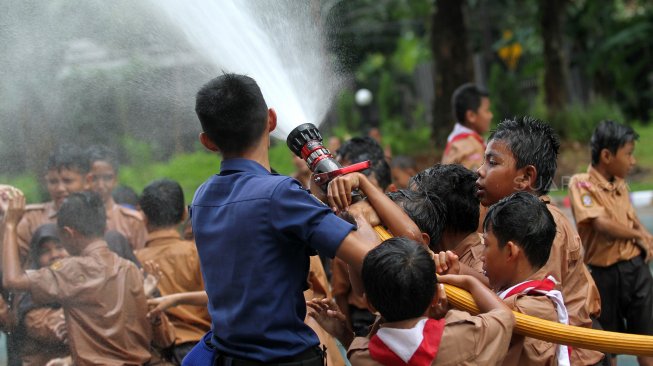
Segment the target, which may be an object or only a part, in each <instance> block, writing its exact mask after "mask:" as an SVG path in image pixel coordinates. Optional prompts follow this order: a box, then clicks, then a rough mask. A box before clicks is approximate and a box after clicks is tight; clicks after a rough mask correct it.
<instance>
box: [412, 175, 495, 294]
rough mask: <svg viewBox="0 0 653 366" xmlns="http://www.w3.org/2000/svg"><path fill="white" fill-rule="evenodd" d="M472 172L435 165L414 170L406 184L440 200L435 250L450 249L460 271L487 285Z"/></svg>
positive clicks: (474, 178)
mask: <svg viewBox="0 0 653 366" xmlns="http://www.w3.org/2000/svg"><path fill="white" fill-rule="evenodd" d="M477 177H478V176H477V175H476V173H474V172H472V171H470V170H468V169H466V168H464V167H463V166H461V165H459V164H436V165H434V166H433V167H431V168H429V169H426V170H424V171H422V172H419V173H417V175H415V176H414V177H413V178H412V179H411V182H410V183H411V184H410V187H411V189H413V190H417V191H424V192H427V194H428V195H429V197H430V198H431V199H432V200H437V201H440V202H442V204H443V205H444V209H445V212H446V214H445V215H443V217H442V220H443V223H442V225H443V227H444V230H443V232H442V235H441V237H440V239H439V240H438V241H437V245H436V246H437V247H436V248H431V249H432V250H433V251H435V252H440V251H447V250H450V251H452V252H454V253H455V254H456V255H457V256H458V260H459V262H460V264H461V271H462V272H461V274H469V275H471V276H474V277H476V278H478V279H479V280H481V282H483V283H485V284H487V278H486V277H485V275H484V274H483V260H482V258H481V257H482V255H483V250H484V247H483V242H482V238H481V235H480V234H479V233H477V232H476V229H477V226H478V224H477V223H478V221H479V216H480V209H479V207H480V203H479V200H478V197H476V178H477Z"/></svg>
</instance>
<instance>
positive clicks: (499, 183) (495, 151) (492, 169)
mask: <svg viewBox="0 0 653 366" xmlns="http://www.w3.org/2000/svg"><path fill="white" fill-rule="evenodd" d="M516 166H517V162H516V161H515V157H514V156H513V154H512V151H510V149H509V148H508V145H506V144H505V143H504V142H503V141H501V140H491V141H490V142H489V143H488V145H487V148H486V149H485V159H484V160H483V165H481V166H480V167H479V168H478V170H477V171H476V172H477V173H478V179H477V180H476V186H477V188H478V191H477V193H476V195H477V196H478V198H479V200H480V201H481V204H482V205H483V206H485V207H489V206H491V205H493V204H495V203H497V202H499V200H501V199H502V198H503V197H506V196H508V195H510V194H511V193H513V192H515V191H517V190H518V189H519V187H518V186H517V178H518V176H519V171H518V170H517V169H516Z"/></svg>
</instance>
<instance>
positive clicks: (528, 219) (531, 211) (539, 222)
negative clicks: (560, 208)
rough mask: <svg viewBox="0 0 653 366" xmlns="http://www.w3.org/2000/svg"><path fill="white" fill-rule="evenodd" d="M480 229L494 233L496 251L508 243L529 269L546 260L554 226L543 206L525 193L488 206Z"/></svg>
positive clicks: (549, 250) (551, 217) (519, 193)
mask: <svg viewBox="0 0 653 366" xmlns="http://www.w3.org/2000/svg"><path fill="white" fill-rule="evenodd" d="M483 230H485V231H486V232H487V231H492V233H494V235H495V236H496V237H497V240H498V244H499V248H503V247H504V246H505V245H506V243H508V241H512V242H513V243H515V244H516V245H518V246H519V247H520V248H522V250H523V251H524V254H525V255H526V258H527V259H528V262H529V263H530V264H531V265H532V266H533V267H535V268H541V267H542V266H543V265H544V264H545V263H546V262H547V261H548V260H549V254H550V253H551V246H552V245H553V239H554V238H555V235H556V224H555V221H554V220H553V216H552V215H551V212H549V209H548V208H547V207H546V203H544V202H542V201H540V200H539V199H538V198H537V197H535V196H534V195H532V194H530V193H528V192H515V193H513V194H511V195H509V196H507V197H504V198H503V199H501V200H500V201H499V202H497V203H496V204H494V205H492V206H491V207H490V209H489V210H488V212H487V215H486V216H485V220H484V221H483Z"/></svg>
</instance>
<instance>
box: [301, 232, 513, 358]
mask: <svg viewBox="0 0 653 366" xmlns="http://www.w3.org/2000/svg"><path fill="white" fill-rule="evenodd" d="M438 280H439V281H441V282H444V283H448V284H451V285H454V286H458V287H461V288H463V289H466V290H468V291H469V292H471V294H472V296H473V297H474V300H475V302H476V304H477V305H478V307H479V309H480V311H481V314H480V315H478V316H472V315H469V314H468V313H466V312H463V311H458V310H449V311H448V312H447V313H446V315H445V316H444V317H443V318H442V317H441V316H440V317H438V318H439V319H438V318H435V317H431V315H433V316H436V315H437V314H436V313H437V312H438V311H443V310H444V309H443V306H442V302H441V301H442V299H443V293H444V288H443V287H441V286H438V285H437V282H438ZM363 287H364V289H365V294H366V299H367V301H368V303H369V306H370V307H371V308H373V309H376V310H378V311H379V312H380V313H381V315H382V316H383V318H384V319H385V322H384V323H382V324H381V325H380V328H379V329H378V330H376V331H373V332H372V333H371V334H370V335H369V338H368V337H358V338H354V339H353V341H352V338H353V334H352V333H351V332H350V331H349V332H348V331H347V329H346V326H345V325H344V323H343V322H342V320H343V316H342V315H341V314H340V313H339V312H337V308H336V307H335V306H334V304H333V303H332V302H329V301H328V300H325V301H322V302H311V303H309V306H310V307H311V308H312V309H313V310H314V312H312V313H311V316H313V317H314V318H316V319H317V320H318V321H320V323H321V324H323V327H324V328H325V329H329V330H330V331H332V332H333V334H334V335H336V336H338V337H339V338H340V341H341V342H342V343H343V344H344V345H345V346H346V345H348V344H350V346H349V351H348V357H349V360H350V362H351V364H352V365H353V366H362V365H365V366H367V365H370V366H371V365H375V366H376V365H401V364H411V365H420V366H424V365H496V364H498V363H500V362H501V360H502V359H503V357H504V355H505V353H506V350H507V349H508V343H509V341H510V336H511V335H512V329H513V327H514V324H515V320H514V317H513V315H512V313H511V312H510V310H509V309H508V308H507V307H506V306H505V305H504V304H502V302H501V300H499V299H498V298H497V297H496V295H494V294H493V293H492V292H491V291H490V290H488V289H487V288H486V287H485V286H484V285H483V284H481V283H480V282H479V281H478V280H476V279H475V278H473V277H471V276H456V275H446V276H440V277H438V279H437V280H436V276H435V263H434V262H433V260H432V258H431V254H430V253H429V252H428V251H427V250H426V249H425V248H424V247H423V246H422V245H420V244H419V243H417V242H415V241H412V240H409V239H406V238H401V237H395V238H391V239H388V240H386V241H384V242H383V243H382V244H381V245H379V246H378V247H377V248H375V249H373V250H371V251H370V252H369V254H368V255H367V256H366V257H365V261H364V263H363Z"/></svg>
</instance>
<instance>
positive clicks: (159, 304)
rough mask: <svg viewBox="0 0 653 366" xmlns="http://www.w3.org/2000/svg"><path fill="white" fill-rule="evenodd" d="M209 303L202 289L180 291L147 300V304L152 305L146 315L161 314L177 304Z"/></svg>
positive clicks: (196, 304) (203, 304)
mask: <svg viewBox="0 0 653 366" xmlns="http://www.w3.org/2000/svg"><path fill="white" fill-rule="evenodd" d="M208 303H209V298H208V296H207V295H206V292H204V291H194V292H180V293H177V294H171V295H167V296H161V297H157V298H154V299H149V300H147V304H148V305H150V307H153V308H152V310H150V312H149V313H147V317H148V318H149V317H153V316H157V315H159V314H161V313H162V312H164V311H166V310H167V309H169V308H172V307H175V306H178V305H195V306H206V305H207V304H208Z"/></svg>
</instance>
